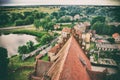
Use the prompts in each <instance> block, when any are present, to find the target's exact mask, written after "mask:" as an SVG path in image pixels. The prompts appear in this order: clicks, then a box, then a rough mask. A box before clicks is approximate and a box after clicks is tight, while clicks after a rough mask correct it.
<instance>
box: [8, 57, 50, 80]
mask: <svg viewBox="0 0 120 80" xmlns="http://www.w3.org/2000/svg"><path fill="white" fill-rule="evenodd" d="M41 60H44V61H48V56H47V55H45V56H44V57H43V58H42V59H41ZM23 66H33V67H34V66H35V56H33V57H30V58H28V59H26V60H25V61H22V60H20V58H19V56H18V55H17V56H14V57H12V58H10V63H9V69H10V71H9V72H8V79H9V80H28V75H29V74H30V72H33V71H34V68H33V69H29V68H25V69H22V70H17V69H18V68H20V67H23ZM15 70H16V71H15ZM13 71H14V72H13Z"/></svg>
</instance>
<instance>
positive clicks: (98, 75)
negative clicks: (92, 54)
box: [88, 70, 106, 80]
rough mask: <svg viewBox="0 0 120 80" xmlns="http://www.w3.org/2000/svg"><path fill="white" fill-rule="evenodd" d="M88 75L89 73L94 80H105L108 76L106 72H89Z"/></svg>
mask: <svg viewBox="0 0 120 80" xmlns="http://www.w3.org/2000/svg"><path fill="white" fill-rule="evenodd" d="M88 73H89V75H90V77H91V79H92V80H104V79H105V75H106V72H105V71H103V72H98V71H91V70H88Z"/></svg>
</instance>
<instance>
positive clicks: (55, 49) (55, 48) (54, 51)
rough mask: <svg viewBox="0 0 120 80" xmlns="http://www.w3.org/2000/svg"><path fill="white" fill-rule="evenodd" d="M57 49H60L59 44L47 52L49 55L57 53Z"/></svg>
mask: <svg viewBox="0 0 120 80" xmlns="http://www.w3.org/2000/svg"><path fill="white" fill-rule="evenodd" d="M59 48H60V44H57V45H56V46H54V47H53V48H51V49H50V50H49V52H50V53H57V52H58V49H59Z"/></svg>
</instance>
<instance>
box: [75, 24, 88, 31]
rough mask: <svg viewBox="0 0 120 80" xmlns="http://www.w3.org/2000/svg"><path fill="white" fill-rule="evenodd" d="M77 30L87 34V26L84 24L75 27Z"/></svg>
mask: <svg viewBox="0 0 120 80" xmlns="http://www.w3.org/2000/svg"><path fill="white" fill-rule="evenodd" d="M74 29H75V30H80V31H81V32H85V30H86V25H85V24H84V23H78V24H76V25H75V26H74Z"/></svg>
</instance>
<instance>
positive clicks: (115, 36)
mask: <svg viewBox="0 0 120 80" xmlns="http://www.w3.org/2000/svg"><path fill="white" fill-rule="evenodd" d="M119 36H120V35H119V34H118V33H114V34H113V35H112V37H113V38H117V37H119Z"/></svg>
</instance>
